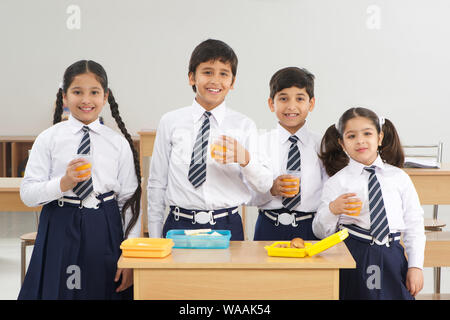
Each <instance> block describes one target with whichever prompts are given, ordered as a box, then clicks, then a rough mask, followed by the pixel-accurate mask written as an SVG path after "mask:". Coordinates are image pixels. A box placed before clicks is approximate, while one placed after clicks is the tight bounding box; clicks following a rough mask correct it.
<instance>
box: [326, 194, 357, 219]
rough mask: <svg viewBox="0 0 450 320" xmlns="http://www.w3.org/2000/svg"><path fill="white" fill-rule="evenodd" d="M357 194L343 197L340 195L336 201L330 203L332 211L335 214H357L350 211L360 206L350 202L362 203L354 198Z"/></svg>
mask: <svg viewBox="0 0 450 320" xmlns="http://www.w3.org/2000/svg"><path fill="white" fill-rule="evenodd" d="M355 196H356V193H344V194H343V195H340V196H339V197H338V198H336V200H334V201H332V202H330V204H329V206H328V207H329V208H330V211H331V212H332V213H333V214H336V215H338V214H352V213H355V212H354V211H351V210H348V209H351V208H358V207H359V206H360V205H358V204H349V203H350V202H358V201H361V200H360V199H358V198H352V197H355Z"/></svg>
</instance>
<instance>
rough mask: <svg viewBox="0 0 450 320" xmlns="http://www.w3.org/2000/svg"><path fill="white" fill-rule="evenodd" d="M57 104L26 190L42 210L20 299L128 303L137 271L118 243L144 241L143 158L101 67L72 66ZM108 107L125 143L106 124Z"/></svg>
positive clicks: (36, 148)
mask: <svg viewBox="0 0 450 320" xmlns="http://www.w3.org/2000/svg"><path fill="white" fill-rule="evenodd" d="M56 97H57V100H56V107H55V113H54V118H53V123H54V125H53V126H52V127H50V128H48V129H46V130H45V131H43V132H42V133H41V134H40V135H39V136H38V137H37V138H36V141H35V142H34V144H33V148H32V150H31V153H30V157H29V160H28V163H27V167H26V169H25V176H24V178H23V181H22V184H21V187H20V196H21V198H22V201H23V202H24V203H25V204H26V205H28V206H31V207H34V206H40V205H42V206H43V208H42V212H41V216H40V221H39V227H38V232H37V237H36V243H35V246H34V250H33V254H32V257H31V261H30V265H29V267H28V271H27V274H26V277H25V280H24V283H23V285H22V288H21V290H20V293H19V297H18V298H19V299H129V298H131V297H132V283H133V276H132V270H131V269H118V268H117V261H118V259H119V257H120V254H121V251H120V243H121V242H122V241H123V240H124V239H126V238H133V237H139V235H140V229H141V228H140V219H139V217H140V197H141V187H140V184H141V179H140V176H141V174H140V167H139V160H138V155H137V152H136V150H135V148H134V146H133V142H132V140H131V137H130V134H129V133H128V131H127V129H126V128H125V124H124V123H123V121H122V119H121V117H120V114H119V109H118V104H117V103H116V101H115V99H114V96H113V93H112V91H111V89H109V87H108V78H107V75H106V72H105V70H104V69H103V67H102V66H101V65H100V64H98V63H96V62H94V61H91V60H81V61H78V62H75V63H74V64H72V65H71V66H69V67H68V68H67V70H66V71H65V73H64V80H63V83H62V86H61V88H60V89H59V90H58V93H57V95H56ZM106 102H108V103H109V105H110V108H111V114H112V116H113V117H114V119H115V120H116V123H117V126H118V128H119V129H120V131H121V132H122V134H123V136H122V135H121V134H119V133H117V132H116V131H114V130H112V129H110V128H109V127H107V126H105V125H102V124H100V122H99V114H100V112H101V111H102V109H103V107H104V105H105V104H106ZM63 106H66V107H68V108H69V110H70V115H69V119H68V120H67V121H61V116H62V112H63ZM88 163H90V166H91V167H90V168H89V164H88ZM77 169H78V171H77Z"/></svg>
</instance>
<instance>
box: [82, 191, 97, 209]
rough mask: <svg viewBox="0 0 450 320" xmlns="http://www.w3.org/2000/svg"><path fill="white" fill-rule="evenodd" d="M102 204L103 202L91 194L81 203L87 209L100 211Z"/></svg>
mask: <svg viewBox="0 0 450 320" xmlns="http://www.w3.org/2000/svg"><path fill="white" fill-rule="evenodd" d="M100 202H101V201H100V200H98V199H97V198H96V197H95V196H94V195H93V194H90V195H89V196H88V197H87V198H85V199H83V200H82V201H81V204H82V205H83V207H85V208H90V209H98V205H99V204H100Z"/></svg>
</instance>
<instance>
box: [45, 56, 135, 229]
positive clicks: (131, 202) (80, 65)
mask: <svg viewBox="0 0 450 320" xmlns="http://www.w3.org/2000/svg"><path fill="white" fill-rule="evenodd" d="M89 72H90V73H93V74H94V75H95V77H96V79H97V81H98V82H99V83H100V84H101V86H102V88H103V91H104V92H105V94H106V93H109V95H108V103H109V106H110V108H111V115H112V116H113V118H114V119H115V120H116V123H117V126H118V127H119V129H120V131H121V132H122V134H123V135H124V136H125V139H126V140H127V141H128V144H129V145H130V148H131V151H132V152H133V160H134V168H135V172H136V177H137V180H138V186H137V188H136V190H135V191H134V194H133V195H132V196H131V197H130V198H129V199H128V200H127V201H125V204H124V205H123V208H122V212H121V215H122V221H123V223H125V212H126V211H127V209H128V208H131V212H132V217H131V219H130V221H129V222H128V225H127V227H126V229H125V238H127V237H128V234H129V233H130V230H131V229H132V228H133V227H134V225H135V224H136V222H137V220H138V218H139V213H140V208H141V194H142V189H141V167H140V163H139V156H138V153H137V151H136V148H135V147H134V144H133V140H132V139H131V136H130V134H129V133H128V131H127V129H126V127H125V124H124V122H123V121H122V118H121V117H120V114H119V105H118V104H117V102H116V100H115V98H114V96H113V93H112V91H111V89H109V88H108V77H107V75H106V71H105V69H104V68H103V67H102V66H101V65H100V64H99V63H97V62H95V61H92V60H80V61H77V62H75V63H73V64H72V65H70V66H69V67H68V68H67V69H66V71H65V72H64V77H63V83H62V87H61V88H59V90H58V92H57V93H56V102H55V112H54V114H53V124H56V123H58V122H61V120H62V114H63V93H64V94H66V93H67V90H68V88H69V87H70V85H71V83H72V81H73V80H74V78H75V77H76V76H78V75H80V74H85V73H89Z"/></svg>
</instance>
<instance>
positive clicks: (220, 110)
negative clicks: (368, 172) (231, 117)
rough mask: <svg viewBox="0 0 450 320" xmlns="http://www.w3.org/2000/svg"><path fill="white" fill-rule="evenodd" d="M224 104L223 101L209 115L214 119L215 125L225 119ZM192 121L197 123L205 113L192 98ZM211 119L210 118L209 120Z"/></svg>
mask: <svg viewBox="0 0 450 320" xmlns="http://www.w3.org/2000/svg"><path fill="white" fill-rule="evenodd" d="M226 108H227V106H226V104H225V100H224V101H223V102H222V103H221V104H219V105H218V106H217V107H215V108H214V109H212V110H211V111H210V112H211V115H212V117H213V118H214V119H216V121H217V123H218V124H219V126H220V124H221V123H222V121H223V119H224V118H225V112H226ZM192 109H193V111H192V117H193V118H192V119H193V121H194V123H195V122H197V121H199V120H201V119H202V116H203V114H204V113H205V111H207V110H206V109H205V108H203V107H202V106H201V105H200V104H199V103H198V102H197V100H195V98H194V102H193V103H192ZM210 119H211V118H210Z"/></svg>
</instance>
